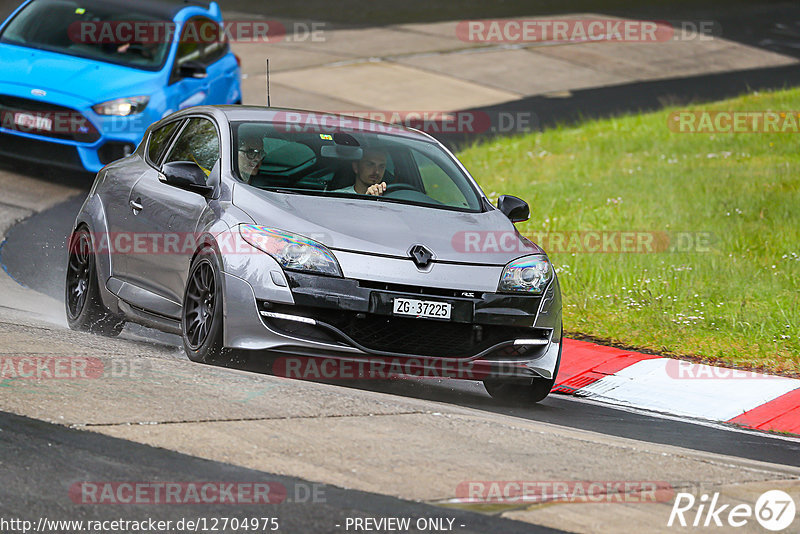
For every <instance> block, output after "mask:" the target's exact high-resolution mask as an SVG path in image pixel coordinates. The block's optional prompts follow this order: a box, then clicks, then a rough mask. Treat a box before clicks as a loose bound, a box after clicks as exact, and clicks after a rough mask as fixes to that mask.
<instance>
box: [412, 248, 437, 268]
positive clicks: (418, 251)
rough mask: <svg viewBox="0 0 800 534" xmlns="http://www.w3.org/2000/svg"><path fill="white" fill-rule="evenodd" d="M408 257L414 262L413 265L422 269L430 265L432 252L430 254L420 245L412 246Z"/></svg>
mask: <svg viewBox="0 0 800 534" xmlns="http://www.w3.org/2000/svg"><path fill="white" fill-rule="evenodd" d="M409 255H410V256H411V259H412V260H413V261H414V264H415V265H416V266H417V267H419V268H420V269H424V268H425V267H427V266H428V265H430V263H431V260H432V259H433V252H431V251H430V250H428V249H427V248H425V247H424V246H422V245H414V246H413V247H411V250H410V251H409Z"/></svg>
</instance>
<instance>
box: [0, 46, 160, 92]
mask: <svg viewBox="0 0 800 534" xmlns="http://www.w3.org/2000/svg"><path fill="white" fill-rule="evenodd" d="M157 76H158V73H157V72H153V71H144V70H138V69H134V68H129V67H123V66H121V65H114V64H111V63H103V62H101V61H94V60H91V59H84V58H80V57H75V56H67V55H62V54H57V53H55V52H48V51H45V50H37V49H35V48H26V47H23V46H16V45H10V44H6V43H0V83H7V84H12V85H20V86H25V87H31V88H33V89H43V90H45V91H48V90H49V91H55V92H59V93H62V94H67V95H71V96H75V97H78V98H81V99H83V100H86V101H87V102H89V103H97V102H103V101H105V100H109V99H112V98H119V97H124V96H135V95H134V94H133V93H136V94H137V95H138V94H144V95H146V94H150V93H151V89H150V87H149V85H150V84H152V83H153V82H154V80H155V78H156V77H157Z"/></svg>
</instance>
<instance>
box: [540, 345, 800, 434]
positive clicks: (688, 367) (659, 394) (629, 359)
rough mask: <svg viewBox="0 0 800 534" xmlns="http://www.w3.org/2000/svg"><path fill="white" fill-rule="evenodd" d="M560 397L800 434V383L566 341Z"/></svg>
mask: <svg viewBox="0 0 800 534" xmlns="http://www.w3.org/2000/svg"><path fill="white" fill-rule="evenodd" d="M553 391H554V392H556V393H566V394H569V395H575V396H579V397H588V398H592V399H595V400H598V401H601V402H605V403H608V404H615V405H621V406H627V407H633V408H640V409H643V410H651V411H656V412H660V413H667V414H671V415H677V416H682V417H691V418H696V419H704V420H708V421H715V422H723V423H730V424H735V425H738V426H741V427H745V428H752V429H757V430H768V431H775V432H786V433H791V434H800V380H797V379H794V378H786V377H780V376H772V375H765V374H761V373H753V372H749V371H739V370H734V369H725V368H722V367H712V366H710V365H703V364H696V363H690V362H686V361H681V360H675V359H671V358H662V357H660V356H652V355H649V354H641V353H638V352H631V351H625V350H621V349H616V348H612V347H604V346H601V345H595V344H594V343H587V342H585V341H575V340H572V339H565V340H564V353H563V356H562V358H561V367H560V369H559V372H558V379H557V380H556V386H555V388H554V389H553Z"/></svg>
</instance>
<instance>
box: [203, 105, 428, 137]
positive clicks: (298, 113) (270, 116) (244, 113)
mask: <svg viewBox="0 0 800 534" xmlns="http://www.w3.org/2000/svg"><path fill="white" fill-rule="evenodd" d="M204 107H210V108H214V109H217V110H219V111H222V112H223V113H224V114H225V116H226V117H227V118H228V120H229V121H233V122H238V121H253V122H260V121H263V122H272V123H275V122H277V123H285V124H292V125H297V131H298V132H304V131H306V132H315V131H317V129H318V131H319V133H328V131H329V130H332V131H338V129H341V130H347V131H356V132H364V133H380V134H387V135H399V136H402V137H410V138H414V139H419V140H423V141H428V142H430V141H434V142H437V141H436V140H435V139H434V138H433V137H431V136H430V135H428V134H427V133H425V132H422V131H420V130H416V129H414V128H408V127H406V126H402V125H399V124H391V123H387V122H380V121H376V120H371V119H368V118H364V117H359V116H358V115H345V114H340V113H333V112H326V111H308V110H303V109H291V108H274V107H270V108H268V107H265V106H204ZM353 113H354V114H357V113H359V112H357V111H354V112H353Z"/></svg>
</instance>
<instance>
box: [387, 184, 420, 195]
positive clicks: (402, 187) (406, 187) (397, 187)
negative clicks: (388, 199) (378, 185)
mask: <svg viewBox="0 0 800 534" xmlns="http://www.w3.org/2000/svg"><path fill="white" fill-rule="evenodd" d="M416 190H417V188H416V187H414V186H413V185H411V184H389V185H387V186H386V191H385V192H384V194H385V195H388V194H390V193H394V192H395V191H416Z"/></svg>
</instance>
